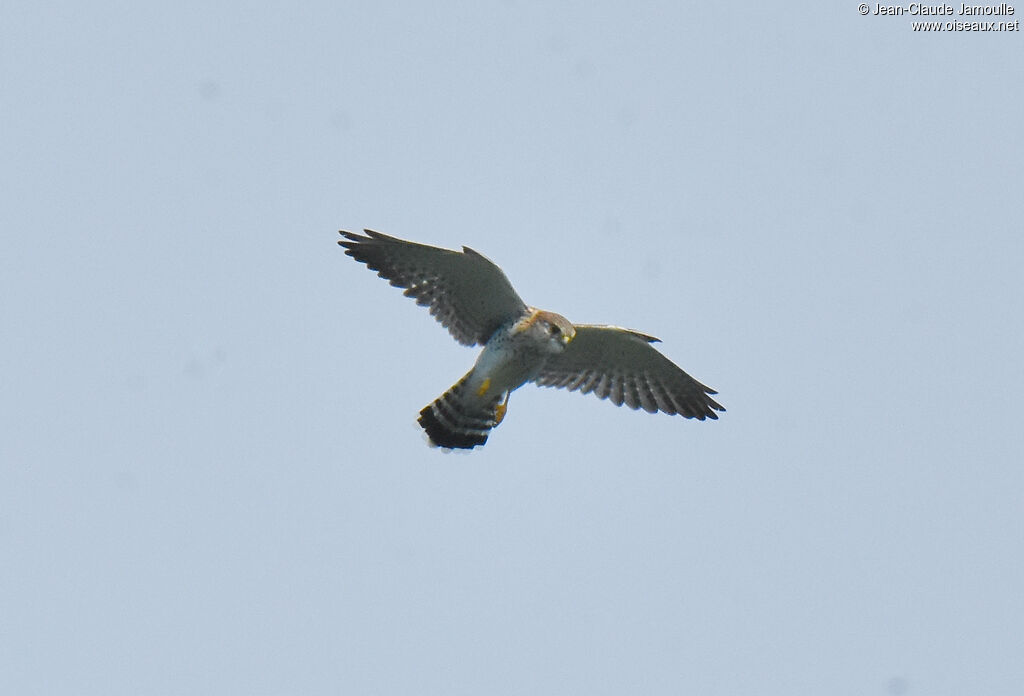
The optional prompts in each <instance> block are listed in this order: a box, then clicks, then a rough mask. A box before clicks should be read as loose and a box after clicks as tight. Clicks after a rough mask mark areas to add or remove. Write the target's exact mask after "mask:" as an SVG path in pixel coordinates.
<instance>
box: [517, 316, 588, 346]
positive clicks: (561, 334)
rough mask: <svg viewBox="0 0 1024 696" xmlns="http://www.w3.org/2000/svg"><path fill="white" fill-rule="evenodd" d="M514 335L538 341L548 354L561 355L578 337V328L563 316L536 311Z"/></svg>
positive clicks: (521, 322)
mask: <svg viewBox="0 0 1024 696" xmlns="http://www.w3.org/2000/svg"><path fill="white" fill-rule="evenodd" d="M512 331H513V333H522V334H523V335H527V336H529V337H530V338H531V339H533V340H535V341H537V343H538V344H540V345H541V346H542V347H543V350H544V352H546V353H561V352H562V351H564V350H565V349H566V347H567V346H568V345H569V343H571V342H572V339H573V338H575V337H576V328H575V327H574V326H573V325H572V322H571V321H569V320H568V319H566V318H565V317H563V316H562V315H561V314H555V313H554V312H545V311H544V310H543V309H534V310H533V311H531V312H530V315H529V316H528V317H526V318H525V319H523V320H521V321H520V322H519V323H518V324H517V325H516V326H515V327H514V328H513V330H512Z"/></svg>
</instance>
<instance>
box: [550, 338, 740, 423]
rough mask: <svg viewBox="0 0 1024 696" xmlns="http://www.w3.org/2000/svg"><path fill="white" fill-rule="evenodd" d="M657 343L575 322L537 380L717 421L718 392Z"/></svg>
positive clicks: (632, 404)
mask: <svg viewBox="0 0 1024 696" xmlns="http://www.w3.org/2000/svg"><path fill="white" fill-rule="evenodd" d="M657 340H658V339H656V338H654V337H653V336H647V335H645V334H642V333H639V332H637V331H630V330H629V329H622V328H619V327H617V326H596V325H591V324H577V325H576V337H575V338H574V339H573V340H572V343H570V344H569V346H568V347H567V348H566V349H565V352H564V353H562V354H561V355H557V356H552V357H550V358H548V360H547V362H546V363H545V364H544V367H543V369H542V370H541V372H540V374H539V375H538V376H537V377H536V378H535V379H534V380H533V381H534V382H536V383H537V384H539V385H541V386H543V387H565V388H566V389H568V390H569V391H575V390H577V389H578V390H580V392H582V393H583V394H589V393H590V392H593V393H594V394H595V395H597V397H598V398H601V399H610V400H611V401H612V402H613V403H614V404H615V405H616V406H621V405H622V404H623V403H625V404H626V405H627V406H629V407H630V408H632V409H637V408H642V409H644V410H645V411H647V412H648V413H654V412H655V411H663V412H665V413H668V414H676V413H678V414H680V415H683V416H686V417H687V418H697V419H700V420H704V419H705V418H713V419H717V418H718V415H717V414H716V413H715V411H724V410H725V409H724V408H722V406H721V405H720V404H718V403H717V402H716V401H715V400H714V399H712V398H711V396H710V395H711V394H717V393H718V392H716V391H715V390H713V389H711V388H709V387H705V386H704V385H703V384H701V383H700V382H698V381H697V380H695V379H694V378H693V377H691V376H690V375H688V374H686V373H685V372H683V371H682V370H681V369H679V367H678V366H676V364H675V363H673V362H672V361H671V360H669V359H668V358H666V357H665V356H664V355H662V354H661V353H660V352H658V350H657V349H655V348H654V346H652V345H651V343H653V342H655V341H657Z"/></svg>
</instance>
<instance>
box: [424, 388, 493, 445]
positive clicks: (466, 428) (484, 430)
mask: <svg viewBox="0 0 1024 696" xmlns="http://www.w3.org/2000/svg"><path fill="white" fill-rule="evenodd" d="M468 379H469V375H466V376H465V377H463V378H462V379H460V380H459V381H458V382H457V383H456V384H455V386H454V387H452V388H451V389H449V390H448V391H446V392H445V393H444V395H442V396H441V397H439V398H438V399H437V400H436V401H434V403H432V404H430V405H429V406H425V407H424V408H423V410H422V411H420V417H419V424H420V425H421V426H423V429H424V430H426V431H427V435H428V436H429V437H430V441H431V443H432V444H434V445H436V446H438V447H449V448H452V449H472V448H474V447H476V446H477V445H482V444H484V443H485V442H487V434H488V433H489V432H490V430H491V428H493V427H494V426H495V425H497V421H496V420H495V409H496V408H497V406H498V401H499V400H500V397H498V398H494V399H487V400H482V399H481V398H480V397H478V396H477V395H476V394H474V393H473V392H472V391H471V390H470V389H469V387H468V386H467V380H468Z"/></svg>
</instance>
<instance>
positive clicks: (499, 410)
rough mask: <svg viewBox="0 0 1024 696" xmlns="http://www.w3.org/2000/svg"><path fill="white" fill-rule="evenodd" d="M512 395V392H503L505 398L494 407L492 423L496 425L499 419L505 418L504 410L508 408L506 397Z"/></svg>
mask: <svg viewBox="0 0 1024 696" xmlns="http://www.w3.org/2000/svg"><path fill="white" fill-rule="evenodd" d="M511 395H512V392H510V391H507V392H505V400H504V401H503V402H501V403H500V404H498V405H497V406H495V407H494V424H495V425H497V424H498V423H500V422H501V421H503V420H505V411H507V410H508V397H509V396H511Z"/></svg>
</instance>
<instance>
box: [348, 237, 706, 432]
mask: <svg viewBox="0 0 1024 696" xmlns="http://www.w3.org/2000/svg"><path fill="white" fill-rule="evenodd" d="M364 233H365V234H362V235H360V234H356V233H352V232H346V231H344V230H342V231H341V236H342V237H344V239H343V240H341V241H339V242H338V244H340V245H341V246H342V247H344V248H345V253H346V254H347V255H349V256H351V257H352V258H354V259H355V260H356V261H359V262H361V263H364V264H366V267H367V268H369V269H370V270H371V271H377V275H378V276H380V277H381V278H384V279H385V280H388V281H390V282H391V285H394V286H395V287H399V288H404V289H405V292H404V294H405V295H406V296H407V297H411V298H413V299H415V300H416V303H417V304H419V305H422V306H425V307H427V308H428V309H429V310H430V313H431V314H432V315H434V317H435V318H436V319H437V320H438V321H439V322H440V323H441V325H442V326H444V327H445V328H446V329H448V331H449V332H450V333H451V335H452V337H454V338H455V340H456V341H458V342H459V343H461V344H463V345H466V346H475V345H481V346H483V350H482V351H481V352H480V356H479V357H478V358H477V360H476V364H475V365H474V366H473V369H471V370H470V371H469V372H468V373H467V374H466V375H465V376H464V377H463V378H462V379H460V380H459V381H458V382H456V383H455V386H453V387H452V388H451V389H449V390H448V391H446V392H445V393H444V394H443V395H442V396H440V397H438V398H437V399H436V400H435V401H434V402H433V403H431V404H429V405H428V406H425V407H424V408H423V410H421V411H420V415H419V419H418V420H419V424H420V425H421V426H422V427H423V429H424V430H425V431H426V433H427V436H428V437H429V438H430V442H431V444H433V445H435V446H437V447H443V448H448V449H472V448H474V447H476V446H478V445H482V444H484V443H485V442H487V436H488V435H489V434H490V431H491V428H493V427H494V426H496V425H498V424H499V423H501V421H502V419H503V418H504V417H505V412H506V410H507V409H508V399H509V395H510V394H511V393H512V392H513V391H515V390H516V389H518V388H519V387H521V386H523V385H524V384H526V383H527V382H533V383H535V384H538V385H540V386H542V387H564V388H566V389H568V390H569V391H576V390H579V391H580V392H581V393H583V394H590V393H593V394H595V395H596V396H597V397H598V398H600V399H609V400H610V401H611V402H612V403H614V404H615V405H616V406H621V405H622V404H626V405H627V406H629V407H630V408H632V409H634V410H635V409H638V408H642V409H644V410H645V411H647V412H648V413H655V412H657V411H661V412H663V413H667V414H670V415H673V414H679V415H681V416H684V417H686V418H696V419H698V420H704V419H705V418H711V419H716V420H717V418H718V414H716V413H715V411H725V409H724V408H723V407H722V406H721V405H720V404H719V403H718V402H716V401H715V400H714V399H712V398H711V395H712V394H717V393H718V392H716V391H715V390H713V389H711V388H710V387H706V386H704V385H703V384H701V383H700V382H698V381H697V380H695V379H694V378H693V377H691V376H690V375H688V374H686V373H685V372H683V371H682V370H681V369H680V368H679V367H678V366H677V365H676V364H675V363H673V362H672V361H671V360H669V359H668V358H666V357H665V356H664V355H662V354H661V353H660V352H659V351H658V350H657V349H655V348H654V346H653V345H651V344H652V343H655V342H658V340H659V339H657V338H654V337H653V336H648V335H647V334H642V333H640V332H639V331H633V330H631V329H623V328H620V327H618V326H604V325H599V324H573V323H572V322H570V321H569V320H568V319H566V318H565V317H563V316H561V315H560V314H555V313H554V312H547V311H544V310H542V309H537V308H535V307H530V306H528V305H527V304H526V303H525V302H523V300H522V299H520V297H519V295H518V294H517V293H516V291H515V289H514V288H513V287H512V284H511V283H510V282H509V280H508V278H506V277H505V274H504V273H503V272H502V270H501V269H500V268H498V266H496V265H495V264H494V263H493V262H492V261H490V260H489V259H487V258H486V257H484V256H483V255H482V254H479V253H478V252H476V251H473V250H472V249H470V248H469V247H465V246H464V247H462V251H461V252H459V251H453V250H451V249H442V248H440V247H434V246H427V245H426V244H416V243H415V242H407V241H405V240H403V239H397V238H395V237H389V236H388V235H386V234H381V233H380V232H374V231H373V230H364Z"/></svg>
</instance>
